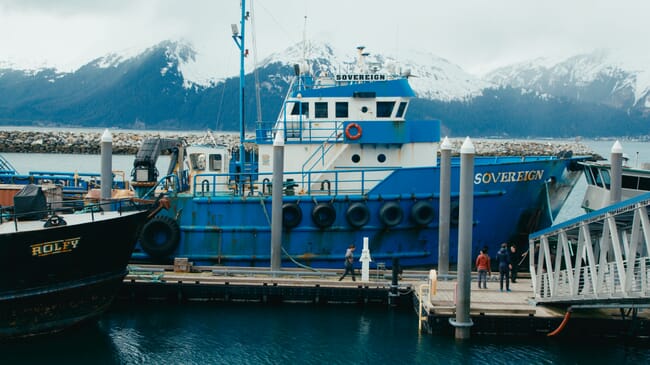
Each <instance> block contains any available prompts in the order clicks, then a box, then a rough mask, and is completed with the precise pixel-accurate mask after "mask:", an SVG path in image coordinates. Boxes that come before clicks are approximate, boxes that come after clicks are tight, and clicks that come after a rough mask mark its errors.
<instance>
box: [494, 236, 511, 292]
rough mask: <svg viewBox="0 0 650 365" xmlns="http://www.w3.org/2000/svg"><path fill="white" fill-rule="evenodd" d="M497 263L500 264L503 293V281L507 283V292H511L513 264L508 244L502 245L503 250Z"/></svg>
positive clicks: (500, 250) (499, 253)
mask: <svg viewBox="0 0 650 365" xmlns="http://www.w3.org/2000/svg"><path fill="white" fill-rule="evenodd" d="M497 262H498V263H499V285H500V287H501V291H503V281H504V280H505V282H506V291H510V270H511V269H512V264H511V263H510V252H508V244H507V243H502V244H501V249H499V252H497Z"/></svg>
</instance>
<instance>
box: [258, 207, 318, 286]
mask: <svg viewBox="0 0 650 365" xmlns="http://www.w3.org/2000/svg"><path fill="white" fill-rule="evenodd" d="M260 204H261V205H262V211H263V212H264V216H266V221H267V222H268V224H269V226H271V217H269V213H268V212H267V211H266V205H264V198H260ZM280 248H282V253H284V255H285V256H286V257H288V258H289V260H291V262H293V263H294V264H296V265H297V266H298V267H302V268H303V269H307V270H311V271H313V272H316V273H319V274H322V272H320V271H318V270H316V269H314V268H313V267H311V266H307V265H305V264H302V263H300V262H298V261H296V260H295V259H294V258H293V256H291V255H290V254H289V253H288V252H287V250H285V249H284V246H280Z"/></svg>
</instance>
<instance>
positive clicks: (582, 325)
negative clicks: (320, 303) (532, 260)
mask: <svg viewBox="0 0 650 365" xmlns="http://www.w3.org/2000/svg"><path fill="white" fill-rule="evenodd" d="M412 285H413V287H414V290H415V291H414V296H413V302H414V307H415V310H416V313H418V312H419V314H420V320H421V328H422V331H426V332H428V333H432V334H442V335H450V336H453V335H454V327H453V326H452V325H451V324H450V322H449V319H450V318H455V316H456V305H455V291H456V281H455V280H450V281H438V282H437V284H436V291H435V293H434V294H433V295H431V296H429V290H430V286H429V283H428V282H424V281H423V282H420V283H413V284H412ZM487 287H488V288H487V289H479V288H478V284H477V283H476V282H475V281H473V282H472V287H471V294H470V295H471V296H470V317H471V319H472V322H473V326H472V328H471V333H472V334H473V335H525V336H547V335H549V334H551V333H552V332H553V331H555V330H556V329H558V328H559V327H560V325H561V323H562V321H563V320H564V318H565V314H566V312H567V308H566V307H554V306H548V305H536V304H535V302H534V297H533V291H532V285H531V282H530V279H528V278H520V279H518V280H517V282H516V283H510V289H511V291H510V292H507V291H505V288H504V291H500V288H499V282H498V281H489V282H488V284H487ZM649 320H650V315H649V313H642V315H639V316H638V317H636V318H632V317H631V316H629V315H627V316H626V315H625V313H622V312H621V311H620V310H618V308H615V309H614V308H593V309H589V310H580V311H574V312H573V313H572V315H571V316H570V319H569V320H568V321H567V322H566V325H565V326H564V327H563V329H562V331H560V332H559V333H558V334H557V335H556V336H572V335H575V336H588V335H595V336H604V337H610V336H611V337H620V336H630V337H647V336H650V322H649Z"/></svg>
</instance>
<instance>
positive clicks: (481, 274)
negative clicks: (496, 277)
mask: <svg viewBox="0 0 650 365" xmlns="http://www.w3.org/2000/svg"><path fill="white" fill-rule="evenodd" d="M476 271H478V288H479V289H481V283H483V289H487V277H488V275H490V276H491V275H492V273H491V272H490V256H488V255H487V252H486V250H485V249H483V250H481V253H479V255H478V257H476Z"/></svg>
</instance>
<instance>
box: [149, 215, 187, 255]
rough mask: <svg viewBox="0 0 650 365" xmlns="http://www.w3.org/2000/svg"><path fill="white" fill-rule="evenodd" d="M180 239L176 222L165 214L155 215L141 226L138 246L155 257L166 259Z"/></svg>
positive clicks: (179, 231) (174, 249) (179, 230)
mask: <svg viewBox="0 0 650 365" xmlns="http://www.w3.org/2000/svg"><path fill="white" fill-rule="evenodd" d="M180 239H181V229H180V227H179V226H178V223H176V221H175V220H174V219H172V218H170V217H167V216H155V217H153V218H151V220H150V221H149V222H147V223H146V224H145V225H144V227H142V233H140V246H142V249H143V250H144V252H146V253H147V254H148V255H149V256H151V257H153V258H155V259H167V258H169V256H170V255H171V254H172V253H174V251H176V248H177V247H178V242H179V241H180Z"/></svg>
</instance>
